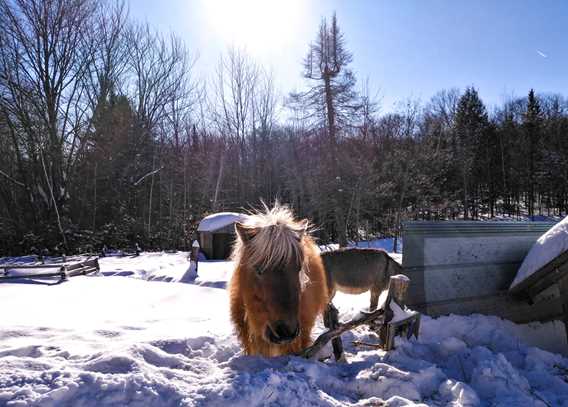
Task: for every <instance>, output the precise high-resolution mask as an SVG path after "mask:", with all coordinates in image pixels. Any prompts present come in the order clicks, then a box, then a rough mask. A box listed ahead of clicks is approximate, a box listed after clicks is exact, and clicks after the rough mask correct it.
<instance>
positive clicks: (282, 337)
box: [266, 321, 300, 344]
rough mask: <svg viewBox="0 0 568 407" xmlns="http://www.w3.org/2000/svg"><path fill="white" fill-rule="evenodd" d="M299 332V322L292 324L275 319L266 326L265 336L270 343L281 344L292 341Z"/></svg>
mask: <svg viewBox="0 0 568 407" xmlns="http://www.w3.org/2000/svg"><path fill="white" fill-rule="evenodd" d="M299 334H300V324H298V322H295V323H294V325H291V324H289V323H286V322H285V321H276V322H274V323H272V324H268V325H267V326H266V337H267V338H268V340H269V341H270V342H272V343H277V344H282V343H286V342H290V341H293V340H294V339H296V338H297V337H298V335H299Z"/></svg>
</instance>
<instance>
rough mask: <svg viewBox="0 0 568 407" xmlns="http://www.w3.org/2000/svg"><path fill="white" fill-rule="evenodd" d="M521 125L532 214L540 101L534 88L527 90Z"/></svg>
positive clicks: (530, 211) (529, 209) (530, 212)
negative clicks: (527, 163)
mask: <svg viewBox="0 0 568 407" xmlns="http://www.w3.org/2000/svg"><path fill="white" fill-rule="evenodd" d="M523 119H524V120H523V127H524V131H525V137H526V139H525V140H526V141H525V143H526V144H525V146H526V149H527V150H528V151H527V153H528V160H529V168H528V175H527V181H528V186H527V187H528V188H527V193H528V199H527V207H528V215H529V216H530V217H532V216H534V205H535V175H536V174H535V173H536V171H537V162H538V161H539V146H540V132H541V112H540V103H539V102H538V99H537V98H536V96H535V94H534V90H533V89H531V90H530V91H529V96H528V99H527V110H526V112H525V114H524V117H523Z"/></svg>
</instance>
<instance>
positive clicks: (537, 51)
mask: <svg viewBox="0 0 568 407" xmlns="http://www.w3.org/2000/svg"><path fill="white" fill-rule="evenodd" d="M536 53H537V54H538V55H540V56H541V57H543V58H548V55H546V54H545V53H544V52H542V51H539V50H538V49H537V50H536Z"/></svg>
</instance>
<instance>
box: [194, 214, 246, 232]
mask: <svg viewBox="0 0 568 407" xmlns="http://www.w3.org/2000/svg"><path fill="white" fill-rule="evenodd" d="M246 217H247V215H245V214H243V213H237V212H219V213H213V214H211V215H209V216H206V217H204V218H203V219H202V220H201V222H199V227H198V228H197V231H198V232H214V231H216V230H219V229H221V228H224V227H225V226H228V225H230V224H232V223H235V222H243V221H244V220H245V219H246Z"/></svg>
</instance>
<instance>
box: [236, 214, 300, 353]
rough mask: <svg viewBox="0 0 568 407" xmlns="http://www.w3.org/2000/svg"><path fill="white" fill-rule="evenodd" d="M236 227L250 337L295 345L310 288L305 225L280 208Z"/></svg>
mask: <svg viewBox="0 0 568 407" xmlns="http://www.w3.org/2000/svg"><path fill="white" fill-rule="evenodd" d="M264 209H265V210H264V212H259V213H253V214H251V215H249V216H248V218H247V220H246V221H245V222H244V223H237V224H236V226H235V228H236V232H237V241H236V243H235V247H234V250H233V259H234V260H235V262H236V264H237V270H238V272H239V273H240V276H239V280H240V294H241V295H242V297H243V302H244V305H245V310H246V320H247V324H248V326H249V329H250V333H251V334H253V335H254V336H256V337H262V338H263V339H264V340H265V341H267V342H269V343H272V344H284V343H287V342H290V341H292V340H294V339H295V338H296V337H297V336H298V335H299V333H300V330H301V329H302V327H301V326H300V323H299V312H300V300H301V293H302V290H303V289H304V287H305V285H306V284H307V279H308V278H307V273H306V271H307V270H306V268H307V261H305V260H306V259H305V256H304V245H305V244H307V241H308V239H309V241H311V239H310V238H309V236H308V227H309V223H308V221H307V220H303V221H297V220H295V219H294V217H293V215H292V212H291V211H290V209H289V208H287V207H286V206H281V205H279V204H278V203H277V204H276V205H275V206H274V207H273V208H271V209H269V208H268V207H266V206H265V208H264Z"/></svg>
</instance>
